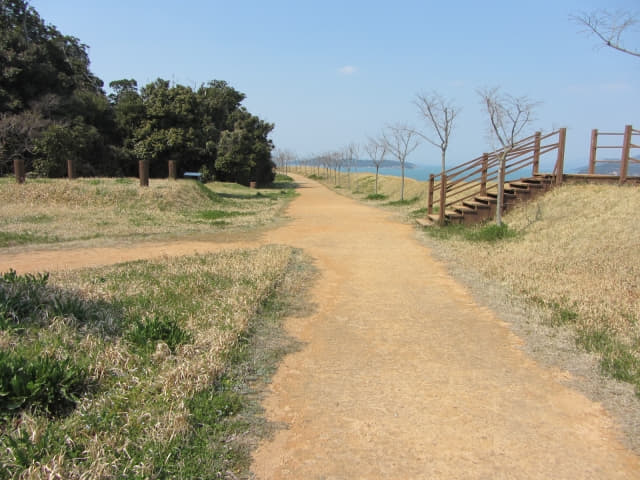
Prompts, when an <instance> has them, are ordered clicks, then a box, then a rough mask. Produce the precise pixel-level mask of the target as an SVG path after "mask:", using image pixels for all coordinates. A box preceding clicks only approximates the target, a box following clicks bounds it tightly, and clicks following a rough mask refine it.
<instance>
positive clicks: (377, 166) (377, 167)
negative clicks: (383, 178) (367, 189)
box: [376, 165, 380, 195]
mask: <svg viewBox="0 0 640 480" xmlns="http://www.w3.org/2000/svg"><path fill="white" fill-rule="evenodd" d="M379 168H380V166H379V165H376V195H378V169H379Z"/></svg>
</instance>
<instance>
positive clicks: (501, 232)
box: [425, 223, 518, 243]
mask: <svg viewBox="0 0 640 480" xmlns="http://www.w3.org/2000/svg"><path fill="white" fill-rule="evenodd" d="M425 231H426V232H427V233H428V234H429V236H431V237H433V238H437V239H440V240H449V239H453V238H458V239H462V240H466V241H469V242H474V243H481V242H488V243H495V242H498V241H501V240H506V239H510V238H516V237H517V236H518V232H516V231H515V230H513V229H510V228H509V226H508V225H507V224H506V223H503V224H502V225H499V226H498V225H496V224H494V223H488V224H483V225H475V226H472V227H467V226H465V225H460V224H448V225H445V226H443V227H435V228H434V227H428V228H426V229H425Z"/></svg>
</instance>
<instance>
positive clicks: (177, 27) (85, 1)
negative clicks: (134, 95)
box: [30, 0, 640, 166]
mask: <svg viewBox="0 0 640 480" xmlns="http://www.w3.org/2000/svg"><path fill="white" fill-rule="evenodd" d="M30 3H31V5H32V6H33V7H35V8H36V10H37V11H38V12H39V13H40V15H41V16H42V17H43V18H44V19H45V21H46V22H48V23H51V24H53V25H55V26H57V27H58V29H59V30H60V31H61V32H62V33H63V34H66V35H73V36H76V37H78V38H79V39H80V40H81V41H82V42H83V43H85V44H87V45H88V46H89V47H90V49H89V55H90V58H91V62H92V66H91V68H92V71H93V72H94V73H95V74H96V75H98V76H99V77H100V78H102V79H103V80H104V81H105V84H108V83H109V82H110V81H112V80H117V79H121V78H135V79H136V80H137V81H138V84H139V85H144V84H146V83H148V82H151V81H153V80H155V79H156V78H158V77H162V78H165V79H168V80H172V81H174V82H177V83H181V84H185V85H191V86H193V87H197V86H199V85H200V84H202V83H204V82H207V81H209V80H213V79H221V80H226V81H228V82H229V83H230V84H231V85H232V86H233V87H234V88H236V89H238V90H239V91H241V92H243V93H245V94H246V95H247V99H246V100H245V102H244V104H245V105H246V107H247V108H248V109H249V111H251V112H252V113H254V114H257V115H259V116H260V117H261V118H264V119H266V120H268V121H270V122H273V123H275V126H276V127H275V130H274V132H273V134H272V138H273V140H274V142H275V144H276V146H277V147H279V148H287V149H291V150H293V151H295V152H297V153H298V154H299V155H301V156H302V155H309V154H313V153H322V152H325V151H329V150H335V149H338V148H341V147H343V146H344V145H346V144H348V143H349V142H356V143H359V144H362V143H365V142H366V140H367V136H376V135H378V134H379V132H380V131H381V130H382V129H383V128H384V127H385V125H387V124H392V123H397V122H407V123H409V124H412V125H414V126H416V127H421V126H423V125H424V124H423V123H422V120H421V119H420V117H419V116H418V112H417V109H416V107H415V105H413V103H412V100H413V98H414V97H415V94H416V93H418V92H429V91H432V90H437V91H439V92H441V93H442V94H443V95H445V96H446V97H449V98H451V99H453V100H455V102H456V103H457V104H458V105H459V106H461V107H462V112H461V113H460V115H459V117H458V122H457V124H456V127H455V130H454V132H453V135H452V138H451V145H450V148H449V151H448V162H449V164H450V165H453V164H455V163H459V162H463V161H466V160H469V159H471V158H474V157H476V156H478V155H480V154H481V153H482V152H483V151H487V150H488V149H490V145H491V143H490V140H489V139H488V138H487V120H486V114H484V112H483V111H482V107H481V105H480V102H479V97H478V95H477V93H476V91H477V89H478V88H482V87H492V86H500V87H501V89H502V90H503V91H504V92H506V93H509V94H512V95H514V96H521V95H526V96H528V97H529V98H530V99H532V100H536V101H540V102H542V103H541V105H540V106H539V107H538V108H537V109H536V121H535V122H534V124H533V125H532V128H531V131H533V130H537V129H539V130H542V131H549V130H550V129H553V128H557V127H561V126H564V127H567V128H568V131H567V142H568V143H567V155H566V157H567V163H568V164H569V165H570V166H571V165H578V164H581V163H584V162H585V160H584V159H586V158H587V157H588V150H589V136H590V131H591V129H592V128H598V129H600V130H602V131H622V130H623V128H624V125H626V124H635V125H638V127H640V59H638V58H635V57H632V56H629V55H625V54H622V53H618V52H616V51H614V50H612V49H608V48H604V47H603V48H600V47H599V44H598V42H597V41H596V39H595V38H593V37H589V36H586V35H584V34H581V33H580V27H579V26H577V25H576V24H574V23H572V22H571V21H570V19H569V15H570V14H576V13H580V12H590V11H592V10H595V9H598V8H603V7H606V8H607V9H610V10H617V9H625V10H630V11H635V12H638V13H640V0H599V1H595V0H593V1H592V0H580V1H570V0H568V1H563V0H555V1H548V0H539V1H536V2H522V1H517V0H510V1H491V0H486V1H456V0H450V1H439V2H433V1H409V0H395V1H393V2H391V1H384V2H380V1H376V0H369V1H349V0H342V1H334V0H328V1H323V2H307V1H303V0H299V1H279V0H273V1H244V0H235V1H228V0H227V1H216V0H210V1H205V0H183V1H182V2H176V1H175V0H174V1H167V0H153V1H151V0H128V1H122V0H111V1H104V0H101V1H95V0H32V1H31V2H30ZM638 27H639V28H640V26H638ZM626 43H627V45H628V46H630V47H636V48H640V30H636V31H634V32H631V34H630V35H628V36H627V37H626ZM638 127H637V128H638ZM408 160H409V161H411V162H414V163H419V164H420V163H421V164H433V165H437V164H438V163H439V150H438V149H436V148H435V147H432V146H430V145H427V144H425V145H423V146H421V147H420V148H419V149H418V150H416V152H415V153H413V154H412V155H411V157H409V159H408Z"/></svg>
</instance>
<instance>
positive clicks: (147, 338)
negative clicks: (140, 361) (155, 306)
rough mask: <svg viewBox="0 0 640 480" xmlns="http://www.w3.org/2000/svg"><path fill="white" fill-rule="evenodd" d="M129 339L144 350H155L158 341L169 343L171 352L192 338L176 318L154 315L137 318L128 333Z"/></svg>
mask: <svg viewBox="0 0 640 480" xmlns="http://www.w3.org/2000/svg"><path fill="white" fill-rule="evenodd" d="M127 339H128V340H129V341H130V342H131V343H133V344H134V345H137V346H138V347H140V348H142V349H143V350H154V349H155V348H156V344H157V343H158V342H164V343H166V344H167V346H168V347H169V349H170V350H171V353H175V351H176V347H177V346H178V345H182V344H184V343H189V342H190V341H191V340H192V337H191V335H190V334H189V333H188V332H187V331H185V330H183V329H182V328H181V327H180V325H178V322H177V321H176V320H175V319H174V318H169V317H167V316H153V317H150V318H146V319H144V320H141V319H137V320H136V321H135V322H134V323H133V326H132V328H131V330H129V332H128V334H127Z"/></svg>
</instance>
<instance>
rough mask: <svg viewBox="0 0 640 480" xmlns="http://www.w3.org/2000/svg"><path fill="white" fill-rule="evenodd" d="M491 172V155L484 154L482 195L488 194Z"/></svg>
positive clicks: (481, 183)
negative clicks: (489, 174) (488, 181)
mask: <svg viewBox="0 0 640 480" xmlns="http://www.w3.org/2000/svg"><path fill="white" fill-rule="evenodd" d="M488 170H489V154H488V153H483V154H482V177H481V179H480V194H481V195H486V194H487V171H488Z"/></svg>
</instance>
